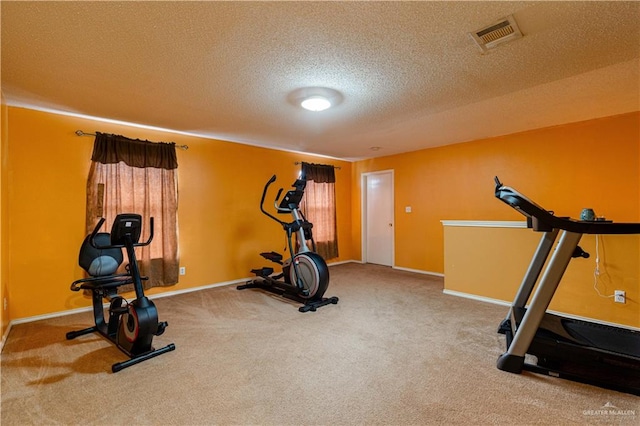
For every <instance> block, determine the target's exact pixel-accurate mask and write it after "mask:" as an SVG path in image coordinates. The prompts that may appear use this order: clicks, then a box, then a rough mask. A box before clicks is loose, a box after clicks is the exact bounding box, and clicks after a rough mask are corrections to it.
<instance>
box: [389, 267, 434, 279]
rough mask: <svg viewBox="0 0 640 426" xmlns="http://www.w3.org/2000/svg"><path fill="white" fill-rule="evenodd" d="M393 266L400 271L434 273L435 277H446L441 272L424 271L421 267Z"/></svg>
mask: <svg viewBox="0 0 640 426" xmlns="http://www.w3.org/2000/svg"><path fill="white" fill-rule="evenodd" d="M392 268H393V269H397V270H398V271H406V272H414V273H416V274H422V275H433V276H435V277H441V278H444V274H441V273H440V272H430V271H423V270H421V269H411V268H403V267H401V266H392Z"/></svg>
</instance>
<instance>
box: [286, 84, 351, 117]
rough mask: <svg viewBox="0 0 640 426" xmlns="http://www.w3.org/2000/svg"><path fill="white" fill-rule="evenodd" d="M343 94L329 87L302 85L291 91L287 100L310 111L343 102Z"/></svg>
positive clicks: (316, 110) (322, 109) (317, 110)
mask: <svg viewBox="0 0 640 426" xmlns="http://www.w3.org/2000/svg"><path fill="white" fill-rule="evenodd" d="M342 99H343V97H342V94H341V93H340V92H338V91H337V90H334V89H329V88H328V87H301V88H300V89H296V90H294V91H292V92H291V93H289V96H287V100H288V101H289V103H290V104H292V105H295V106H296V107H302V108H304V109H306V110H308V111H314V112H319V111H324V110H326V109H328V108H331V107H335V106H337V105H339V104H340V103H341V102H342Z"/></svg>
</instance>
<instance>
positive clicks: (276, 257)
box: [260, 251, 282, 265]
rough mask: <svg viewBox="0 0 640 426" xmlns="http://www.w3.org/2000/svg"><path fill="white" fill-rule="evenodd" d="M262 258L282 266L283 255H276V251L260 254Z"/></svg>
mask: <svg viewBox="0 0 640 426" xmlns="http://www.w3.org/2000/svg"><path fill="white" fill-rule="evenodd" d="M260 256H262V257H264V258H265V259H267V260H270V261H272V262H274V263H279V264H280V265H282V255H281V254H280V253H276V252H275V251H272V252H264V253H260Z"/></svg>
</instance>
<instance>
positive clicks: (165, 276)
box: [86, 132, 179, 288]
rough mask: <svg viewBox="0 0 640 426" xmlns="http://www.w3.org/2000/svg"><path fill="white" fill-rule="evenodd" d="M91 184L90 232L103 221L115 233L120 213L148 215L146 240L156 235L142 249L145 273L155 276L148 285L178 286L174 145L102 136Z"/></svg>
mask: <svg viewBox="0 0 640 426" xmlns="http://www.w3.org/2000/svg"><path fill="white" fill-rule="evenodd" d="M91 160H92V163H91V169H90V171H89V178H88V182H87V221H86V227H87V233H90V232H91V231H92V230H93V228H94V227H95V225H96V223H97V222H98V220H100V218H101V217H104V218H105V225H103V226H104V227H106V228H103V229H102V230H101V232H110V230H111V224H112V223H113V220H114V219H115V217H116V215H118V214H120V213H137V214H139V215H141V216H142V220H143V234H142V236H141V238H140V239H141V241H144V240H146V239H147V238H148V236H149V231H150V230H149V222H150V218H151V217H153V219H154V237H153V241H152V242H151V244H150V245H149V246H146V247H139V248H137V249H136V255H137V256H138V262H139V266H140V271H141V273H142V274H143V275H147V276H149V280H148V281H144V284H145V287H147V288H149V287H155V286H166V285H173V284H175V283H177V282H178V268H179V266H178V265H179V260H178V239H177V235H178V221H177V205H178V202H177V200H178V197H177V194H178V182H177V170H176V169H177V167H178V162H177V157H176V153H175V145H174V144H172V143H153V142H149V141H142V140H138V139H136V140H133V139H128V138H125V137H123V136H118V135H109V134H103V133H99V132H96V140H95V142H94V147H93V155H92V157H91Z"/></svg>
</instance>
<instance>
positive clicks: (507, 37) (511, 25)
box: [469, 15, 522, 53]
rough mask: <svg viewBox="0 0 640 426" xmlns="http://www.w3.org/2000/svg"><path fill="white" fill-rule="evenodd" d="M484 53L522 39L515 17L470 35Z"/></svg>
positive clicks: (506, 18) (510, 16) (504, 19)
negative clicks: (500, 45)
mask: <svg viewBox="0 0 640 426" xmlns="http://www.w3.org/2000/svg"><path fill="white" fill-rule="evenodd" d="M469 36H470V37H471V38H472V39H473V41H475V42H476V44H477V45H478V47H479V48H480V50H482V52H483V53H484V52H486V51H487V50H489V49H494V48H495V47H497V46H498V45H499V44H502V43H506V42H508V41H511V40H515V39H517V38H520V37H522V33H521V32H520V28H518V24H517V23H516V20H515V19H514V18H513V15H509V16H507V17H505V18H502V19H500V20H499V21H498V22H496V23H495V24H492V25H489V26H487V27H484V28H482V29H480V30H477V31H473V32H471V33H469Z"/></svg>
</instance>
